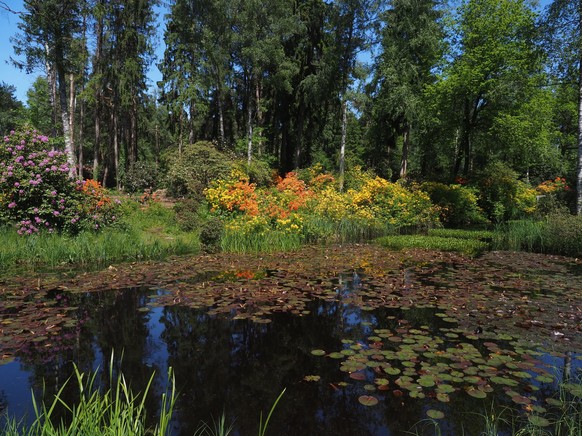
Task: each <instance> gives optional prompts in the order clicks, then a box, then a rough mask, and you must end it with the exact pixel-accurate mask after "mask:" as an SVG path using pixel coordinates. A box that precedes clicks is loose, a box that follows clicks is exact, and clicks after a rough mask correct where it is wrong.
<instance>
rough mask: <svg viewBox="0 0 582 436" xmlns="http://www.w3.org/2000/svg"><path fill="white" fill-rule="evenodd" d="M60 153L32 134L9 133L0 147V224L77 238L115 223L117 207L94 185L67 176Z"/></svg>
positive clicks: (44, 138)
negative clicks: (58, 231) (79, 232)
mask: <svg viewBox="0 0 582 436" xmlns="http://www.w3.org/2000/svg"><path fill="white" fill-rule="evenodd" d="M69 172H70V171H69V167H68V165H67V159H66V156H65V154H64V153H63V152H61V151H58V150H53V149H52V147H51V145H50V144H49V140H48V138H47V137H46V136H43V135H40V134H37V132H36V131H24V132H10V135H7V136H5V137H4V138H3V140H2V144H1V146H0V222H4V223H9V224H15V225H16V226H17V229H18V233H20V234H34V233H38V232H40V231H42V230H45V231H48V232H53V231H56V230H64V231H68V232H71V233H76V232H78V231H80V230H81V229H84V228H91V229H100V228H101V227H103V226H105V225H110V224H112V223H113V222H115V221H116V219H117V217H116V209H117V207H116V203H115V202H113V201H112V200H111V199H110V198H109V197H108V196H107V195H106V193H105V190H104V189H103V188H102V187H101V186H100V185H99V183H98V182H96V181H93V180H86V181H80V180H74V179H72V178H71V177H70V176H69Z"/></svg>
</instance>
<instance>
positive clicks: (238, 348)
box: [0, 253, 582, 435]
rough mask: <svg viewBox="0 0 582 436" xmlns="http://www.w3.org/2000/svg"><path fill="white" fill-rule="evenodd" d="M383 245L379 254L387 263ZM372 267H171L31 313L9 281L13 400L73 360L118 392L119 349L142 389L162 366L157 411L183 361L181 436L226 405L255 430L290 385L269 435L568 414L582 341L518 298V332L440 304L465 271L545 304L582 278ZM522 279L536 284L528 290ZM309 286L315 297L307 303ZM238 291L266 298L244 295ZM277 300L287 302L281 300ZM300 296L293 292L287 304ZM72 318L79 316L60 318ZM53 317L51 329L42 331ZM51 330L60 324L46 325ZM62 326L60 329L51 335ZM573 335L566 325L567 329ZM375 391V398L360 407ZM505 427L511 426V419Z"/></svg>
mask: <svg viewBox="0 0 582 436" xmlns="http://www.w3.org/2000/svg"><path fill="white" fill-rule="evenodd" d="M352 254H353V253H352ZM370 254H371V257H370V258H366V259H365V261H366V262H372V261H373V260H374V253H370ZM326 256H327V254H326ZM328 260H329V256H328ZM360 260H361V259H354V260H353V262H356V263H355V264H354V268H353V269H343V271H342V268H344V267H343V265H341V264H340V265H338V268H336V269H333V268H332V269H330V271H331V272H329V273H328V272H326V273H325V274H324V273H323V272H322V270H321V269H319V270H318V271H316V272H314V274H315V273H317V274H316V275H314V276H312V275H311V272H310V271H305V268H306V267H305V266H304V265H303V266H302V267H301V271H302V272H301V274H300V276H301V277H300V278H298V276H297V275H295V276H294V277H293V279H292V280H290V281H289V282H287V281H286V279H285V277H287V273H289V274H291V270H286V269H285V268H284V267H283V266H282V265H280V264H278V265H270V264H268V262H264V261H263V263H261V265H266V268H264V269H256V268H255V269H254V270H252V272H249V269H248V265H247V264H244V265H242V264H241V265H239V266H240V267H241V269H240V270H237V269H236V268H235V269H227V270H226V271H224V272H219V271H216V270H213V269H208V270H207V271H202V272H200V271H198V270H197V271H195V272H192V271H191V272H190V273H189V274H187V275H184V274H182V275H180V274H171V275H173V276H174V275H178V276H179V277H177V278H176V277H173V278H172V279H171V280H166V279H163V280H161V282H164V283H163V285H160V286H158V287H152V286H151V283H148V284H147V285H146V286H141V287H140V286H134V287H129V288H118V289H111V290H107V291H97V292H79V291H78V290H76V291H74V292H73V290H72V289H70V288H67V287H65V286H56V287H52V289H50V290H47V291H46V292H44V293H43V294H42V295H40V294H37V295H36V296H34V295H33V294H27V295H28V297H23V300H22V301H25V300H26V299H27V298H29V300H30V303H31V304H32V302H34V305H28V306H24V305H22V304H24V303H19V304H21V305H20V306H19V305H18V304H15V303H14V301H13V300H15V298H9V297H13V296H14V294H15V293H14V292H12V294H11V293H10V292H8V291H7V290H6V289H8V290H10V289H12V290H13V289H14V288H13V287H11V286H8V285H7V286H6V287H5V290H4V296H5V298H3V299H2V300H0V304H2V306H0V307H1V308H2V312H1V313H2V318H0V320H2V324H3V325H4V327H5V329H4V330H3V332H4V333H6V331H10V333H11V335H10V337H11V338H14V337H18V335H22V339H21V340H20V341H19V342H18V346H15V345H14V341H12V342H10V341H9V339H8V336H4V338H0V340H2V342H0V347H2V348H0V351H2V352H3V354H5V356H9V357H10V358H11V359H12V358H13V360H12V361H8V359H5V360H6V361H7V363H5V364H3V365H0V409H1V410H3V411H4V412H7V413H9V414H10V415H11V416H15V417H17V418H22V417H25V419H26V417H27V416H28V418H29V419H30V417H31V415H32V414H33V411H32V406H31V389H32V390H33V392H34V395H35V396H36V397H37V398H40V397H41V396H42V387H43V385H44V386H45V396H46V395H48V396H50V395H51V394H52V393H54V392H56V391H57V390H58V389H59V388H60V387H61V386H62V384H63V382H64V381H65V380H66V379H67V378H68V377H69V376H70V375H71V374H72V372H73V362H75V363H76V364H77V366H78V367H79V368H80V369H81V370H83V371H89V370H97V369H98V368H99V373H98V379H99V380H100V382H101V383H102V384H103V385H106V384H107V378H108V366H109V360H110V357H111V354H112V352H114V353H115V354H114V367H115V368H114V369H115V372H117V371H122V372H123V373H124V375H125V376H126V378H127V379H128V380H130V382H131V385H132V387H133V389H134V390H135V391H138V390H141V389H143V388H144V387H145V385H146V384H147V381H148V379H149V377H150V376H151V374H152V372H153V371H155V374H156V376H155V379H154V383H153V386H152V389H151V395H150V396H149V398H148V403H147V407H148V411H149V413H150V415H151V416H152V417H153V416H155V414H156V413H157V411H158V407H159V398H160V396H161V394H162V392H164V391H165V389H166V388H167V376H166V374H167V371H168V368H169V367H171V368H173V370H174V372H175V376H176V382H177V386H178V389H179V395H178V401H177V407H176V413H175V420H174V422H173V431H174V434H176V435H178V434H179V435H182V434H183V435H191V434H193V433H194V432H195V431H196V429H198V428H199V426H200V422H201V421H206V422H208V423H212V420H213V419H214V420H216V419H218V417H219V416H220V415H221V414H222V413H223V412H224V413H225V414H226V416H227V421H228V422H233V423H234V427H235V428H236V431H237V433H236V434H240V435H250V434H256V432H257V426H258V422H259V414H260V412H261V411H263V414H264V413H266V412H267V411H268V410H269V408H270V406H271V404H272V403H273V401H274V400H275V399H276V398H277V396H278V395H279V393H281V391H282V390H283V389H286V392H285V394H284V396H283V398H282V400H281V402H280V403H279V405H278V407H277V409H276V411H275V413H274V415H273V418H272V420H271V423H270V425H269V432H268V434H272V435H315V434H318V435H392V434H405V432H406V431H412V432H413V434H434V426H433V424H432V423H431V421H430V419H429V418H428V416H427V413H429V415H430V414H431V413H432V412H429V411H432V410H434V411H439V412H442V413H443V414H444V417H443V418H441V419H439V420H438V422H439V425H440V429H441V432H442V434H448V435H456V434H469V435H473V434H479V433H480V431H482V430H483V427H484V421H483V418H482V415H485V414H487V413H491V411H492V409H491V408H492V407H494V408H495V410H499V411H500V410H502V409H503V408H506V407H509V408H511V409H513V410H515V413H514V414H513V415H511V414H510V415H508V417H509V416H514V418H513V419H515V420H516V421H515V422H516V423H518V424H519V423H521V424H519V425H522V424H523V423H525V422H527V419H528V416H531V415H532V414H535V415H540V416H548V417H550V416H551V415H552V414H553V413H557V409H556V410H554V409H553V408H556V407H557V406H556V404H552V403H551V401H550V402H549V403H548V401H547V398H553V399H554V400H555V399H556V398H557V397H558V395H557V393H556V387H557V384H558V383H559V382H560V381H564V378H565V377H566V378H569V379H571V380H574V379H575V378H576V377H577V376H579V375H580V374H581V372H582V369H581V368H582V360H581V357H580V354H579V352H580V351H581V350H580V349H578V348H577V346H578V345H577V343H576V342H575V341H574V342H572V344H574V346H573V347H572V346H569V345H568V344H567V343H566V347H557V349H556V351H553V352H550V351H549V349H550V348H554V346H553V345H554V344H553V342H552V340H553V339H552V333H553V331H552V332H550V336H549V337H546V336H544V335H542V338H541V340H540V341H539V342H534V341H533V340H532V339H531V337H530V336H528V334H529V333H531V327H530V328H529V329H528V328H525V329H524V332H523V333H524V334H523V337H520V336H518V335H517V334H516V330H515V329H516V328H521V327H520V325H521V324H527V323H530V324H531V325H532V326H534V328H535V327H539V324H537V323H536V322H535V321H536V319H534V318H532V317H531V316H529V312H528V316H523V317H522V316H521V315H515V313H518V314H519V313H521V312H520V311H521V309H520V307H519V306H515V307H514V309H513V310H514V314H512V315H511V316H510V317H509V318H512V320H513V322H511V323H508V325H510V324H511V326H512V330H511V331H509V330H507V331H506V330H502V329H501V328H500V327H501V325H500V324H499V321H498V318H500V316H499V315H497V316H492V318H491V319H490V321H491V322H490V324H487V323H486V322H484V320H485V321H486V318H484V319H482V318H479V317H475V318H471V319H470V323H469V324H467V322H466V319H465V318H463V317H458V318H455V317H454V312H455V310H452V309H451V303H450V302H447V303H446V304H430V303H427V301H430V300H431V299H436V300H439V299H444V297H438V294H435V292H437V291H438V292H442V291H443V290H445V291H447V292H453V290H454V289H452V288H455V287H457V286H458V285H456V284H455V280H456V279H455V278H454V277H458V276H456V275H457V274H459V273H460V270H463V271H464V273H462V274H463V277H464V279H466V278H467V276H468V275H470V274H474V275H475V276H476V277H477V279H476V281H475V282H474V283H479V282H482V281H483V280H490V281H491V283H490V286H491V290H494V291H495V293H496V295H500V294H502V295H505V294H507V295H509V293H510V292H513V293H515V294H516V298H517V300H518V301H523V299H524V298H527V299H529V301H530V302H531V301H534V300H535V299H536V298H538V297H539V298H543V296H544V295H546V294H547V292H546V291H545V289H546V288H547V287H548V286H550V285H551V284H555V283H556V282H560V283H562V285H561V286H562V288H560V289H562V290H564V291H569V290H571V289H570V288H569V287H568V284H567V281H568V280H569V279H571V280H572V281H573V283H572V286H577V285H578V279H579V278H578V274H577V273H576V272H574V273H571V272H568V271H569V270H568V268H567V267H568V266H567V265H566V266H565V267H564V268H565V269H561V270H560V271H561V273H560V274H561V275H559V276H558V275H557V273H556V274H553V275H552V274H548V273H547V271H546V270H544V271H541V272H540V274H539V276H538V275H536V276H535V277H533V276H531V270H528V274H530V275H528V276H527V277H526V276H525V275H521V276H519V277H517V278H516V276H515V271H509V270H508V271H506V274H505V277H509V278H506V279H503V280H502V279H501V277H504V276H503V274H500V273H499V271H498V270H497V269H495V268H493V267H494V265H496V264H495V262H493V261H491V262H490V264H489V265H488V267H489V268H491V269H490V270H481V269H479V270H478V271H475V270H474V268H475V265H473V264H472V265H462V264H459V263H456V262H452V261H451V260H450V259H449V260H447V261H446V262H441V263H440V264H439V266H438V271H437V270H435V269H434V268H435V267H434V266H431V265H433V264H428V263H426V261H425V260H422V259H420V260H418V262H413V263H412V264H411V263H410V262H409V260H408V261H407V262H406V263H403V262H402V261H401V260H400V261H399V263H397V265H398V266H395V267H394V269H393V270H389V269H387V268H386V266H385V265H384V266H382V269H374V268H371V267H370V264H369V263H368V264H362V263H361V262H360ZM457 261H458V260H457ZM278 262H280V260H278ZM347 263H348V264H349V261H348V262H347ZM290 264H291V265H295V268H296V267H297V264H296V263H295V262H293V261H291V262H290ZM411 265H412V266H411ZM213 268H214V266H213ZM325 270H326V271H328V269H327V268H326V269H325ZM338 270H340V271H338ZM485 271H486V272H485ZM427 272H429V273H430V274H428V273H427ZM318 274H321V275H318ZM524 274H525V273H524ZM569 274H570V275H569ZM392 276H393V277H392ZM390 277H392V278H395V279H397V282H394V283H398V287H397V289H392V290H391V292H390V293H389V295H390V296H391V297H390V298H392V299H391V300H390V299H389V298H388V297H387V296H386V295H384V296H383V297H381V298H383V299H384V303H378V302H377V301H376V299H377V298H379V297H378V295H381V294H383V293H385V290H386V287H387V286H388V287H389V286H390V283H393V282H390V283H388V282H386V280H388V279H389V278H390ZM451 278H452V280H453V282H451V283H447V280H451ZM493 278H496V279H495V280H494V279H493ZM526 279H527V280H526ZM305 280H307V281H305ZM390 280H391V279H390ZM505 280H509V281H505ZM520 280H521V281H522V282H523V281H527V282H528V283H529V284H528V285H521V284H519V283H518V284H516V281H520ZM548 280H549V282H548ZM147 281H148V282H149V281H150V280H149V279H148V280H147ZM251 283H252V285H251ZM257 283H260V286H259V285H258V284H257ZM275 284H277V287H276V289H275V290H273V289H271V288H270V286H275ZM466 285H467V283H464V284H463V286H466ZM515 286H518V288H517V289H514V287H515ZM243 287H244V289H243ZM218 288H220V289H222V290H224V289H225V288H228V289H227V290H226V291H224V292H225V294H229V293H230V294H232V296H231V298H228V299H227V298H226V297H223V298H222V299H218V298H215V299H213V300H212V301H207V300H208V298H209V295H210V294H211V293H212V292H213V293H216V289H218ZM297 288H302V289H304V290H305V288H309V289H310V292H303V293H302V294H301V296H297V295H295V294H294V293H293V289H297ZM256 289H258V290H260V292H259V291H258V290H257V291H256V292H255V290H256ZM412 289H414V290H415V292H417V293H420V294H422V295H423V297H422V298H420V297H419V295H417V294H413V293H412V291H411V290H412ZM488 289H489V288H488ZM509 289H513V290H512V291H509ZM203 290H204V291H203ZM209 290H210V291H209ZM409 291H410V294H406V293H407V292H409ZM428 291H430V292H431V294H430V295H429V296H427V295H426V293H427V292H428ZM551 291H552V292H554V291H555V289H554V290H551ZM237 292H247V293H254V294H253V295H254V296H253V298H250V297H249V296H247V297H245V298H242V297H240V295H239V296H237V297H234V295H235V294H236V293H237ZM270 293H271V294H274V295H275V296H272V297H270V299H267V298H266V297H265V295H267V294H270ZM288 294H293V295H295V296H293V297H292V296H290V295H289V296H288V298H287V297H285V298H286V299H283V300H281V299H282V298H284V297H283V296H287V295H288ZM570 294H571V293H570ZM7 295H8V296H7ZM31 295H33V296H31ZM237 295H238V294H237ZM574 296H575V297H576V295H574ZM437 297H438V298H437ZM504 298H505V297H504ZM457 299H458V298H457ZM484 299H485V300H486V299H487V294H486V293H485V297H484ZM201 300H204V301H205V302H206V303H207V304H206V305H209V306H210V307H211V308H212V310H210V311H209V310H208V309H207V308H206V307H205V304H202V303H201ZM41 301H42V302H44V303H43V304H40V302H41ZM479 301H480V300H479V299H477V300H476V301H475V302H474V303H468V302H465V301H460V302H459V306H461V305H469V306H470V307H468V308H466V310H467V314H468V316H469V315H470V314H471V313H472V311H473V310H480V312H484V313H488V311H493V313H494V314H495V313H496V312H495V311H494V309H492V308H486V307H485V303H482V302H479ZM266 302H268V304H267V303H266ZM580 302H582V300H578V301H577V302H576V301H573V304H574V305H576V304H578V303H580ZM505 303H506V302H504V304H505ZM250 306H253V309H252V310H251V309H250V308H249V307H250ZM285 306H288V307H286V308H285ZM503 307H505V306H503ZM512 307H513V306H512ZM33 308H34V313H32V312H33ZM286 309H288V310H286ZM27 310H29V311H31V313H28V314H27ZM43 310H44V311H46V312H47V315H46V317H44V318H42V319H43V320H44V321H42V322H39V321H38V319H36V318H35V316H36V315H38V313H39V311H40V312H42V311H43ZM496 310H500V309H496ZM560 313H563V311H562V312H560ZM19 314H20V316H21V317H23V319H24V318H26V319H27V320H28V322H29V323H30V325H29V326H27V325H26V324H25V323H24V321H23V324H22V326H21V327H19V328H17V329H14V328H13V329H12V330H9V328H11V327H10V326H11V325H12V324H14V322H15V320H17V319H18V316H19ZM59 314H66V316H64V315H62V316H61V317H60V319H59V317H58V315H59ZM555 316H558V315H557V314H556V315H555ZM32 318H34V319H35V323H36V324H33V323H32ZM532 322H533V323H532ZM539 322H540V323H544V324H547V323H548V321H539ZM516 325H517V327H515V326H516ZM34 326H36V327H34ZM41 326H42V329H43V335H41V336H38V335H37V336H30V332H31V331H32V330H33V329H35V330H38V329H40V328H41ZM50 326H54V327H53V328H51V329H49V330H47V329H48V328H49V327H50ZM473 327H474V328H473ZM574 327H575V326H574ZM7 329H8V330H7ZM53 329H58V334H52V333H51V332H50V330H53ZM550 330H552V329H550ZM564 331H566V330H564ZM33 333H35V332H33ZM26 334H29V336H26V339H25V335H26ZM574 334H575V332H574V333H571V332H568V331H566V334H565V336H571V337H573V336H574ZM554 336H557V337H559V338H560V339H561V338H562V336H560V335H554ZM3 344H4V345H3ZM76 392H77V390H76V387H75V386H74V384H70V386H69V387H67V388H66V389H65V398H67V399H70V401H73V399H74V398H75V394H76ZM576 392H577V391H574V394H576ZM370 398H372V400H370ZM375 400H378V404H376V405H372V406H366V405H364V404H362V403H368V402H370V401H371V402H372V403H373V402H375ZM554 403H555V401H554ZM492 404H494V406H492ZM505 431H506V434H510V430H509V427H507V428H506V430H505Z"/></svg>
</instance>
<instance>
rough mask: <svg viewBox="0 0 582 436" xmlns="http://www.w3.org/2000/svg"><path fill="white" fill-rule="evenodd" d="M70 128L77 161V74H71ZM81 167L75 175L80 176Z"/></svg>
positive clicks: (72, 146)
mask: <svg viewBox="0 0 582 436" xmlns="http://www.w3.org/2000/svg"><path fill="white" fill-rule="evenodd" d="M69 129H70V135H71V149H72V152H73V156H75V160H74V161H75V162H76V161H77V157H76V156H77V150H76V145H75V75H74V74H72V73H71V74H69ZM79 171H80V168H77V167H75V168H74V176H75V177H78V176H79Z"/></svg>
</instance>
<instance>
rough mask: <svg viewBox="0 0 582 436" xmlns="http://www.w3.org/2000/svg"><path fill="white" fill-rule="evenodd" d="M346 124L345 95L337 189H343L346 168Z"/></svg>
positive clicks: (346, 104)
mask: <svg viewBox="0 0 582 436" xmlns="http://www.w3.org/2000/svg"><path fill="white" fill-rule="evenodd" d="M347 125H348V103H347V101H346V98H345V95H344V97H343V98H342V135H341V139H340V155H339V190H340V192H343V191H344V173H345V169H346V137H347V130H348V129H347Z"/></svg>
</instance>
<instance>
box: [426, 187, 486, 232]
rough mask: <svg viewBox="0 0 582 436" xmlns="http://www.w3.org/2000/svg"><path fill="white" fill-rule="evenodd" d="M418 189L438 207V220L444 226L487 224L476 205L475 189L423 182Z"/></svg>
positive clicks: (481, 211)
mask: <svg viewBox="0 0 582 436" xmlns="http://www.w3.org/2000/svg"><path fill="white" fill-rule="evenodd" d="M420 188H421V189H422V190H423V191H425V192H427V193H428V195H429V196H430V199H431V201H432V202H433V203H434V204H435V205H436V206H437V207H438V210H439V217H440V220H441V222H442V223H443V224H444V225H445V226H450V227H466V226H469V225H474V224H484V223H486V222H487V218H486V217H485V215H484V213H483V210H482V209H481V208H480V207H479V206H478V204H477V201H478V197H477V190H476V189H475V188H471V187H468V186H463V185H459V184H453V185H445V184H443V183H438V182H425V183H423V184H422V185H421V187H420Z"/></svg>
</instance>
